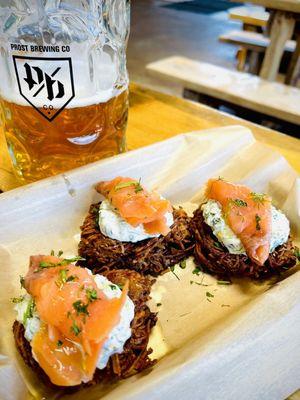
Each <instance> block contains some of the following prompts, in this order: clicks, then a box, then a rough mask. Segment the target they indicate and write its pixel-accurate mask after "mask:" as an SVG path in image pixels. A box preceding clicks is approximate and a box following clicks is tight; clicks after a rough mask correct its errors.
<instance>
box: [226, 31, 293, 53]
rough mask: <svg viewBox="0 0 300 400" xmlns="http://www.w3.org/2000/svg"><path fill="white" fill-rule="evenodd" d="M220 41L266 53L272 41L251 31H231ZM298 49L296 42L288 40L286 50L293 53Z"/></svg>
mask: <svg viewBox="0 0 300 400" xmlns="http://www.w3.org/2000/svg"><path fill="white" fill-rule="evenodd" d="M219 41H220V42H224V43H229V44H233V45H237V46H244V47H246V48H247V49H249V50H253V51H258V52H264V51H265V50H266V48H267V47H268V46H269V44H270V39H269V38H268V37H266V36H264V35H263V34H262V33H257V32H250V31H230V32H227V33H224V34H222V35H220V36H219ZM295 48H296V42H295V40H287V42H286V43H285V48H284V50H285V51H286V52H288V53H293V52H294V51H295Z"/></svg>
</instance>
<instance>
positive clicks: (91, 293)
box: [86, 289, 98, 302]
mask: <svg viewBox="0 0 300 400" xmlns="http://www.w3.org/2000/svg"><path fill="white" fill-rule="evenodd" d="M86 295H87V298H88V300H89V301H90V302H92V301H95V300H97V299H98V295H97V290H96V289H86Z"/></svg>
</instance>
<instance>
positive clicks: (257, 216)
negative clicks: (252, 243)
mask: <svg viewBox="0 0 300 400" xmlns="http://www.w3.org/2000/svg"><path fill="white" fill-rule="evenodd" d="M260 221H261V218H260V216H259V215H258V214H255V224H256V225H255V229H256V230H257V231H260V228H261V227H260Z"/></svg>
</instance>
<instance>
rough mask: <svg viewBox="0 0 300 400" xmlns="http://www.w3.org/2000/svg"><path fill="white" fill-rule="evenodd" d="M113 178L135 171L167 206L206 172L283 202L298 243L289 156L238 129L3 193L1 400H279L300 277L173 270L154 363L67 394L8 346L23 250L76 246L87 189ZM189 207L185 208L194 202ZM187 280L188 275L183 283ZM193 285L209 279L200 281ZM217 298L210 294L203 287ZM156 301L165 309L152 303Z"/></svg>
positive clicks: (289, 364) (192, 192) (290, 371)
mask: <svg viewBox="0 0 300 400" xmlns="http://www.w3.org/2000/svg"><path fill="white" fill-rule="evenodd" d="M117 175H123V176H131V177H133V178H142V181H143V183H144V184H145V185H146V186H148V187H150V188H155V189H157V190H158V191H159V192H160V193H161V194H162V195H163V196H165V197H167V198H169V199H170V200H171V202H172V203H173V204H183V205H184V206H185V207H186V208H187V209H189V210H190V211H191V210H192V209H193V208H194V207H196V206H197V205H198V204H199V202H200V201H201V199H202V195H203V185H204V184H205V182H206V181H207V179H208V178H210V177H216V176H219V175H221V176H223V177H224V178H225V179H227V180H230V181H233V182H239V183H244V184H247V185H249V186H251V187H252V188H253V190H255V191H263V192H267V193H269V194H270V195H271V196H272V197H273V201H274V203H275V205H276V206H277V207H279V208H283V209H284V211H285V212H286V214H287V215H288V217H289V218H290V221H291V225H292V232H293V234H294V237H295V241H296V242H298V243H299V235H300V223H299V216H300V183H299V179H298V178H297V174H296V172H295V171H293V170H292V169H291V167H290V166H289V164H288V163H287V161H286V160H285V159H284V158H283V157H282V156H280V155H279V154H278V153H275V152H274V151H273V150H271V149H270V148H268V147H266V146H264V145H262V144H260V143H258V142H256V141H255V139H254V138H253V136H252V134H251V132H250V131H249V130H248V129H246V128H244V127H239V126H230V127H225V128H219V129H212V130H209V131H201V132H193V133H188V134H185V135H180V136H176V137H174V138H172V139H170V140H167V141H165V142H160V143H157V144H155V145H152V146H149V147H145V148H142V149H140V150H137V151H133V152H129V153H126V154H123V155H120V156H117V157H114V158H111V159H107V160H104V161H100V162H97V163H94V164H91V165H88V166H85V167H82V168H79V169H77V170H73V171H71V172H68V173H66V174H64V175H60V176H57V177H54V178H51V179H46V180H43V181H40V182H38V183H35V184H32V185H28V186H24V187H21V188H19V189H16V190H13V191H10V192H8V193H4V194H2V195H1V197H0V221H1V229H0V305H1V314H0V329H1V335H0V346H1V347H0V398H1V399H3V400H12V399H14V400H15V399H16V400H18V399H32V398H37V399H42V398H43V399H55V398H60V399H62V398H64V399H72V400H73V399H83V398H84V399H86V400H94V399H95V400H96V399H100V398H101V399H113V400H114V399H122V400H123V399H124V400H125V399H139V400H140V399H142V400H148V399H151V400H152V399H153V400H156V399H157V400H158V399H159V400H160V399H166V400H168V399H174V398H176V399H184V400H189V399H193V400H194V399H201V400H202V399H203V400H206V399H208V400H210V399H211V400H216V399H225V400H226V399H228V400H229V399H230V400H232V399H239V400H243V399H245V400H248V399H253V400H254V399H255V400H257V399H260V400H264V399H266V400H276V399H284V398H285V397H287V396H288V395H289V394H291V393H293V392H294V391H295V390H297V389H298V388H299V387H300V298H299V297H300V275H299V272H298V269H297V267H296V268H294V269H293V270H292V271H289V272H288V273H287V274H286V275H285V276H283V277H281V278H280V282H277V283H276V284H274V283H275V282H274V280H271V281H268V282H264V283H255V282H251V281H249V280H235V281H234V284H233V285H230V286H221V285H218V284H217V281H216V279H215V278H213V277H211V276H209V275H207V274H204V275H203V276H196V275H194V274H192V271H193V269H194V265H193V261H192V259H189V260H188V262H187V267H186V269H184V270H182V269H180V268H179V267H176V270H175V272H176V274H177V275H178V277H179V280H178V279H177V278H176V276H175V275H174V274H172V273H167V274H165V275H163V276H162V277H160V278H159V279H158V280H157V282H156V284H155V286H154V287H153V292H152V300H151V302H150V306H151V308H152V309H153V310H155V311H158V312H159V314H158V315H159V322H158V325H157V327H156V328H155V330H154V333H153V335H152V337H151V346H152V347H153V349H154V356H156V357H158V358H159V359H160V360H159V363H158V364H157V365H156V366H155V367H154V368H153V370H152V371H148V372H146V373H143V374H141V375H138V376H135V377H132V378H130V379H127V380H124V381H122V382H120V383H118V384H114V385H110V386H103V387H102V386H101V385H98V386H96V387H93V388H90V389H84V390H82V391H81V392H79V393H75V394H72V395H66V394H64V393H63V392H53V391H50V390H49V389H47V388H46V387H45V386H43V384H41V383H40V382H39V380H38V378H37V377H36V376H35V374H33V373H32V372H31V371H30V370H29V369H28V368H27V367H25V366H24V363H23V361H22V360H21V359H20V357H19V356H18V355H17V354H16V351H15V347H14V342H13V336H12V331H11V326H12V323H13V320H14V317H15V316H14V312H13V306H12V304H11V302H10V299H11V297H13V296H16V295H18V294H19V293H20V288H19V275H21V274H25V273H26V270H27V266H28V257H29V256H30V255H31V254H43V253H47V254H48V253H49V252H50V250H51V249H56V250H58V249H63V250H64V251H65V253H70V254H74V253H75V254H76V250H77V242H76V240H75V239H74V236H76V235H78V232H79V227H80V225H81V223H82V222H83V219H84V217H85V215H86V213H87V211H88V208H89V205H90V204H91V203H92V202H94V201H97V200H98V199H99V197H98V194H97V193H96V192H95V191H94V189H93V185H94V184H95V183H96V182H98V181H100V180H105V179H112V178H113V177H115V176H117ZM191 203H192V204H191ZM191 281H193V283H191ZM194 282H198V283H199V282H201V283H202V284H203V283H204V284H205V285H208V286H203V285H198V284H197V283H194ZM207 291H209V292H210V293H211V294H213V296H214V297H212V298H210V299H211V302H209V301H207V296H206V292H207ZM157 303H161V304H162V305H161V306H159V307H158V306H157Z"/></svg>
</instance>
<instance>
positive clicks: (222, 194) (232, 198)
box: [206, 179, 272, 265]
mask: <svg viewBox="0 0 300 400" xmlns="http://www.w3.org/2000/svg"><path fill="white" fill-rule="evenodd" d="M206 197H207V198H208V199H212V200H216V201H218V202H219V203H220V204H221V206H222V211H223V215H224V217H225V220H226V222H227V223H228V225H229V226H230V228H231V229H232V231H233V232H234V233H235V234H236V236H237V237H238V238H239V239H240V240H241V242H242V244H243V246H244V248H245V250H246V253H247V255H248V257H249V258H250V259H251V260H253V261H254V262H255V263H257V264H258V265H263V264H264V263H265V261H266V260H267V258H268V257H269V252H270V240H271V228H272V225H271V223H272V214H271V198H269V197H268V196H267V195H265V194H260V193H255V192H253V191H251V189H249V188H248V187H246V186H243V185H235V184H232V183H229V182H226V181H224V180H222V179H210V180H209V181H208V183H207V189H206Z"/></svg>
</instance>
